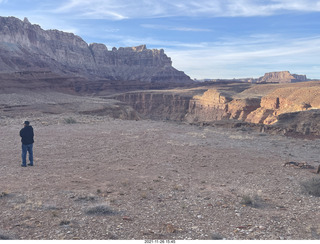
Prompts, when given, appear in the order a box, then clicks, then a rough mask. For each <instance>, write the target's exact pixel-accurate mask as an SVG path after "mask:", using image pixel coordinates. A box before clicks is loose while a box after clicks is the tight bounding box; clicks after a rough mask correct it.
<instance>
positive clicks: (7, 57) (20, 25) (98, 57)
mask: <svg viewBox="0 0 320 244" xmlns="http://www.w3.org/2000/svg"><path fill="white" fill-rule="evenodd" d="M39 70H40V71H41V70H45V71H48V70H49V71H52V72H55V73H58V74H65V75H76V76H83V77H88V78H90V79H109V80H122V81H123V80H125V81H128V80H136V81H137V80H138V81H146V82H171V81H172V82H190V81H191V80H190V78H189V76H187V75H186V74H184V72H182V71H178V70H176V69H175V68H173V67H172V61H171V59H170V58H169V57H167V55H166V54H165V53H164V50H163V49H160V50H157V49H152V50H150V49H147V48H146V45H141V46H138V47H126V48H121V47H120V48H118V49H117V48H112V50H108V48H107V47H106V46H105V45H104V44H97V43H94V44H90V45H88V44H87V43H86V42H85V41H84V40H83V39H82V38H80V37H79V36H77V35H74V34H72V33H66V32H62V31H58V30H43V29H42V28H41V27H40V26H39V25H32V24H31V23H30V22H29V21H28V19H27V18H25V19H24V21H21V20H19V19H17V18H15V17H0V73H10V72H17V71H39Z"/></svg>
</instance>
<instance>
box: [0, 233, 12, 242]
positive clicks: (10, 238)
mask: <svg viewBox="0 0 320 244" xmlns="http://www.w3.org/2000/svg"><path fill="white" fill-rule="evenodd" d="M12 239H13V238H12V237H11V236H8V235H6V234H3V233H2V232H0V240H12Z"/></svg>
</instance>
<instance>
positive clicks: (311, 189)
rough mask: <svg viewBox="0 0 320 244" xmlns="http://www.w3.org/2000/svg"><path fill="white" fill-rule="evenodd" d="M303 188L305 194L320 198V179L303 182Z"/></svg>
mask: <svg viewBox="0 0 320 244" xmlns="http://www.w3.org/2000/svg"><path fill="white" fill-rule="evenodd" d="M301 188H302V191H303V192H304V193H308V194H310V195H312V196H316V197H320V178H319V177H317V178H312V179H309V180H306V181H303V182H301Z"/></svg>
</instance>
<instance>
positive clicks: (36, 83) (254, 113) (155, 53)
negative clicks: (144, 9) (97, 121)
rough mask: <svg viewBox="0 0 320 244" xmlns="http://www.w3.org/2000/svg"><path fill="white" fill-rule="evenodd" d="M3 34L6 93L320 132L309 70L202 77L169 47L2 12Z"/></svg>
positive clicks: (5, 109) (5, 110)
mask: <svg viewBox="0 0 320 244" xmlns="http://www.w3.org/2000/svg"><path fill="white" fill-rule="evenodd" d="M0 34H1V35H0V80H1V86H0V93H1V94H15V93H17V94H20V93H23V92H24V91H28V92H31V93H32V92H44V91H48V92H52V91H54V92H59V93H63V94H70V95H74V96H84V97H87V96H89V97H92V96H93V97H97V98H103V99H104V100H105V101H110V102H106V103H104V105H103V106H102V107H101V104H100V105H99V106H97V107H94V106H93V107H94V108H93V109H92V111H91V110H90V109H89V110H81V112H82V113H87V114H103V115H111V116H116V117H117V118H118V117H119V116H120V115H119V114H121V116H120V117H123V118H126V119H128V118H129V119H130V118H132V119H137V118H151V119H157V120H172V121H179V122H186V123H190V124H197V125H205V124H206V125H213V124H224V125H228V126H230V124H232V125H233V126H247V127H248V126H249V127H252V126H253V127H255V128H257V129H258V130H261V131H271V132H272V133H281V134H292V133H298V134H301V135H305V136H308V135H315V136H320V129H319V128H318V125H317V124H318V120H319V119H318V109H320V100H319V95H320V85H319V81H307V77H306V75H297V74H291V73H290V72H289V71H281V72H269V73H266V74H265V75H264V76H262V77H260V78H258V79H253V80H252V82H241V81H237V80H229V81H216V82H196V81H192V80H191V79H190V77H189V76H187V75H186V74H185V73H184V72H183V71H178V70H176V69H175V68H174V67H173V66H172V61H171V58H170V57H168V56H167V55H166V54H165V53H164V50H163V49H160V50H158V49H148V48H147V47H146V45H140V46H136V47H119V48H116V47H113V48H112V49H111V50H109V49H108V48H107V47H106V46H105V45H104V44H99V43H92V44H87V43H86V42H85V41H84V40H83V39H82V38H81V37H79V36H77V35H74V34H72V33H66V32H62V31H58V30H43V29H42V28H41V27H40V26H39V25H35V24H31V23H30V22H29V21H28V19H27V18H25V19H24V20H23V21H21V20H19V19H17V18H15V17H0ZM89 103H90V102H89ZM59 104H60V103H59V102H55V106H56V107H59V109H52V107H53V106H52V105H50V107H48V106H47V107H46V106H45V105H46V103H44V104H41V106H40V107H41V109H40V110H41V111H46V110H48V111H51V112H52V113H62V112H64V111H65V110H64V109H63V106H60V105H59ZM23 106H24V107H23V108H24V109H26V108H28V111H32V110H36V109H37V108H38V109H39V106H38V107H34V105H30V104H23ZM11 107H12V106H11V104H10V101H8V102H3V103H2V104H1V106H0V111H1V113H2V114H3V115H4V116H7V115H10V113H11V112H12V111H13V112H16V110H17V107H15V108H14V109H13V110H11ZM71 107H72V108H73V111H74V112H79V111H77V109H76V108H77V106H74V105H72V106H71ZM129 107H130V109H129ZM117 109H119V111H120V112H119V113H116V112H115V110H117ZM132 109H133V110H134V112H132ZM69 110H70V109H69ZM71 110H72V109H71ZM128 111H129V112H128ZM125 114H127V115H125ZM128 114H129V115H128ZM132 114H133V115H132ZM131 115H132V116H131ZM309 118H312V119H311V120H310V121H309Z"/></svg>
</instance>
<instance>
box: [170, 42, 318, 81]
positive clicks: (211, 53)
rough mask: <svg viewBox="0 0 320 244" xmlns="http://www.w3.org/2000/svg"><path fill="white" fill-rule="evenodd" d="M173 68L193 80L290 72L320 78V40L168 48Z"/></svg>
mask: <svg viewBox="0 0 320 244" xmlns="http://www.w3.org/2000/svg"><path fill="white" fill-rule="evenodd" d="M166 53H167V55H168V56H170V57H171V58H172V60H173V66H174V67H175V68H177V69H180V70H183V71H185V72H186V73H187V74H188V75H190V76H191V77H192V78H198V79H201V78H241V77H259V76H262V75H263V74H264V73H265V72H270V71H279V70H289V71H291V72H293V73H301V74H306V75H307V76H308V77H309V78H320V77H317V74H318V73H319V70H317V69H316V66H315V64H317V63H319V62H318V59H319V58H318V54H319V53H320V36H315V37H310V38H302V39H297V40H285V39H279V40H278V41H276V42H270V43H267V44H266V43H265V42H264V40H263V39H261V43H260V42H259V40H255V41H253V42H252V43H248V44H245V43H244V42H243V41H242V40H239V42H235V41H234V42H230V43H229V42H225V43H220V44H219V45H216V44H215V43H212V44H210V43H208V44H207V46H204V47H203V48H193V49H184V50H178V49H175V48H167V49H166Z"/></svg>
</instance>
